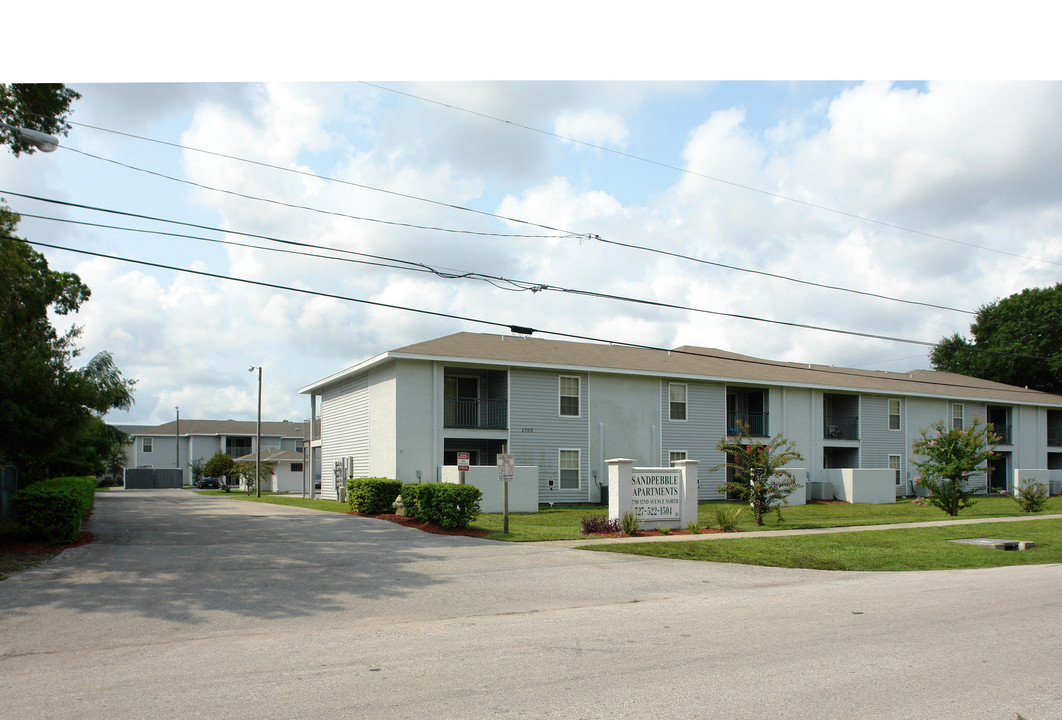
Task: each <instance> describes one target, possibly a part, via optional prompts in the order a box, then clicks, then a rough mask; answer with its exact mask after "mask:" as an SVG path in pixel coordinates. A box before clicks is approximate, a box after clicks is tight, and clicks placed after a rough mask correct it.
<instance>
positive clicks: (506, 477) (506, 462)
mask: <svg viewBox="0 0 1062 720" xmlns="http://www.w3.org/2000/svg"><path fill="white" fill-rule="evenodd" d="M515 476H516V456H515V455H513V454H511V453H507V454H505V455H498V479H499V480H501V482H502V532H503V533H505V534H506V535H508V534H509V482H510V481H511V480H512V479H513V478H514V477H515Z"/></svg>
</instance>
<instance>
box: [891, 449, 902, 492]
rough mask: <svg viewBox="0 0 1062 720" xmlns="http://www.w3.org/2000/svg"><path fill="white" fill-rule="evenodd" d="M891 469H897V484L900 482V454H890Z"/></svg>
mask: <svg viewBox="0 0 1062 720" xmlns="http://www.w3.org/2000/svg"><path fill="white" fill-rule="evenodd" d="M889 470H895V471H896V484H897V485H899V484H900V456H899V455H889Z"/></svg>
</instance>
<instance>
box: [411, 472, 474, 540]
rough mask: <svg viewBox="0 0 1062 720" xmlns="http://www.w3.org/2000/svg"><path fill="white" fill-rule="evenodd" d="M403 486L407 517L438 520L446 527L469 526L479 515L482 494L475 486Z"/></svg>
mask: <svg viewBox="0 0 1062 720" xmlns="http://www.w3.org/2000/svg"><path fill="white" fill-rule="evenodd" d="M401 489H402V503H403V504H404V505H405V507H406V516H407V517H411V518H413V519H414V520H420V521H421V522H434V523H438V524H439V525H441V526H442V527H443V528H444V529H446V530H453V529H455V528H463V527H468V525H469V524H470V523H471V522H472V521H473V520H475V519H476V516H477V515H479V501H480V500H481V499H482V497H483V493H482V491H480V489H479V488H478V487H476V486H475V485H453V484H451V483H435V482H432V483H407V484H405V485H403V486H402V488H401ZM396 494H397V493H396ZM391 499H392V500H394V498H391Z"/></svg>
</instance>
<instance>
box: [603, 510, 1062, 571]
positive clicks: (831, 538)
mask: <svg viewBox="0 0 1062 720" xmlns="http://www.w3.org/2000/svg"><path fill="white" fill-rule="evenodd" d="M975 537H980V538H983V537H987V538H993V539H999V540H1030V541H1032V542H1035V543H1036V547H1034V548H1030V549H1028V550H1023V551H1003V550H993V549H991V548H985V547H978V546H974V545H964V544H961V543H953V542H949V541H950V540H955V539H958V538H975ZM583 547H584V549H589V550H601V551H605V552H623V553H631V554H634V555H649V556H652V557H662V558H675V559H681V560H703V561H709V562H731V563H743V564H746V565H770V566H774V567H792V568H811V569H817V570H892V571H896V570H945V569H955V568H984V567H997V566H1001V565H1037V564H1048V563H1060V562H1062V520H1029V521H1027V522H1021V523H992V522H987V523H983V524H981V523H979V524H976V525H956V526H951V527H930V528H905V529H900V530H864V531H859V532H848V533H828V534H821V535H796V536H789V535H786V536H779V537H760V538H736V537H728V538H726V539H718V540H691V541H686V542H663V543H661V542H653V543H629V544H620V543H612V544H604V543H602V544H596V545H586V546H583Z"/></svg>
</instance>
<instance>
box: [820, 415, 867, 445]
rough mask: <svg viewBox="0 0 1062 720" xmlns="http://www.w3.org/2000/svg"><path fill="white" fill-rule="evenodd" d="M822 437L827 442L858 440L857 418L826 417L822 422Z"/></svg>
mask: <svg viewBox="0 0 1062 720" xmlns="http://www.w3.org/2000/svg"><path fill="white" fill-rule="evenodd" d="M822 437H823V438H825V439H827V440H858V439H859V417H858V416H850V415H827V416H826V417H824V418H823V421H822Z"/></svg>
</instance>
